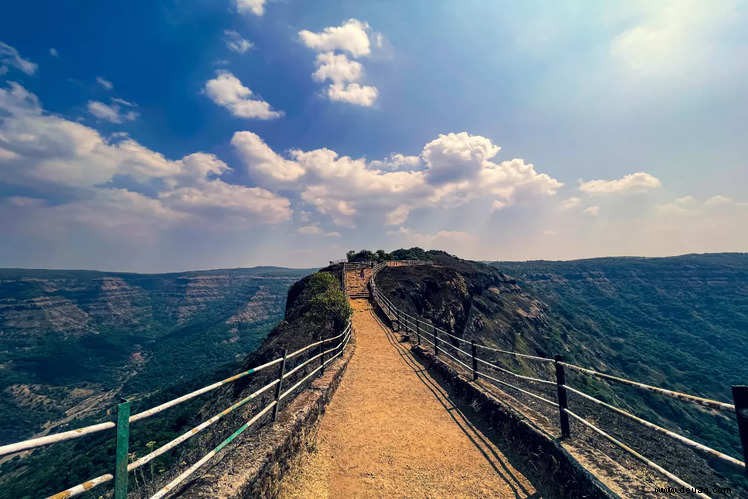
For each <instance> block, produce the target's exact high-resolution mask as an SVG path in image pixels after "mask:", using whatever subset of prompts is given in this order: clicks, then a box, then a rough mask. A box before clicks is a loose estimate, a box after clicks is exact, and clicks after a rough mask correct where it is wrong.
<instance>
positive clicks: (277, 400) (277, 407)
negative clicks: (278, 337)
mask: <svg viewBox="0 0 748 499" xmlns="http://www.w3.org/2000/svg"><path fill="white" fill-rule="evenodd" d="M287 355H288V350H286V349H285V348H284V349H283V360H282V361H281V366H280V373H278V387H277V388H276V389H275V407H273V421H274V422H275V421H277V420H278V411H279V410H280V396H281V390H282V388H283V375H284V374H285V373H286V356H287Z"/></svg>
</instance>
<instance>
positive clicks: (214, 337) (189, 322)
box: [0, 267, 311, 443]
mask: <svg viewBox="0 0 748 499" xmlns="http://www.w3.org/2000/svg"><path fill="white" fill-rule="evenodd" d="M309 272H311V271H310V270H296V269H285V268H276V267H256V268H251V269H230V270H211V271H198V272H182V273H171V274H130V273H112V272H94V271H76V270H24V269H0V443H7V442H11V441H15V440H20V439H23V438H28V437H31V436H32V435H35V434H38V433H40V432H42V431H44V430H47V431H59V430H61V429H63V428H64V426H65V425H66V423H67V422H69V421H71V420H72V419H74V418H79V417H82V416H87V415H92V414H94V413H95V412H96V411H100V410H101V408H102V407H109V406H111V405H112V404H114V403H115V402H116V401H118V400H119V398H120V397H125V396H126V397H129V398H135V399H137V398H138V397H142V396H144V395H147V394H153V393H156V392H158V391H159V390H161V389H163V388H164V387H166V386H173V385H177V384H179V383H180V382H182V381H185V380H189V379H194V378H196V377H199V376H200V375H201V374H203V373H213V372H214V371H215V370H216V369H217V368H218V367H219V366H220V365H223V364H226V363H227V362H231V361H232V360H237V361H238V360H240V359H243V358H244V357H245V356H246V355H247V354H249V353H251V352H253V351H254V350H255V349H256V348H257V346H258V345H259V344H260V343H261V342H262V340H263V339H264V338H265V336H266V335H267V334H268V333H269V332H270V330H271V329H272V328H273V326H274V325H275V324H276V323H277V322H278V321H279V320H280V319H281V318H282V317H283V311H284V306H285V301H286V294H287V292H288V289H289V288H290V286H291V285H292V284H293V283H294V282H296V281H297V280H298V279H300V278H301V277H303V276H304V275H306V274H308V273H309Z"/></svg>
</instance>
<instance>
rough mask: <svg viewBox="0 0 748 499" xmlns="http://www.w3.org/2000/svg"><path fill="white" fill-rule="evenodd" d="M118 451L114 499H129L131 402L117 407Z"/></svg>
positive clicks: (116, 455) (115, 466)
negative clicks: (128, 470)
mask: <svg viewBox="0 0 748 499" xmlns="http://www.w3.org/2000/svg"><path fill="white" fill-rule="evenodd" d="M116 438H117V440H116V442H117V450H116V453H115V461H114V499H127V459H128V452H129V451H130V402H122V403H121V404H119V405H118V406H117V437H116Z"/></svg>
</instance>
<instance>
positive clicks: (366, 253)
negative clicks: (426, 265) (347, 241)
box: [346, 247, 447, 262]
mask: <svg viewBox="0 0 748 499" xmlns="http://www.w3.org/2000/svg"><path fill="white" fill-rule="evenodd" d="M435 255H447V253H445V252H443V251H433V250H430V251H426V250H424V249H421V248H418V247H414V248H410V249H403V248H400V249H397V250H394V251H392V252H391V253H387V252H386V251H384V250H381V249H380V250H376V251H370V250H366V249H364V250H360V251H354V250H350V251H348V252H347V253H346V258H347V259H348V261H349V262H384V261H387V260H433V258H434V256H435Z"/></svg>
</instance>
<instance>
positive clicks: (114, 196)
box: [0, 84, 292, 237]
mask: <svg viewBox="0 0 748 499" xmlns="http://www.w3.org/2000/svg"><path fill="white" fill-rule="evenodd" d="M0 111H2V113H0V151H4V153H3V154H2V155H0V181H1V182H5V183H9V184H15V185H24V186H26V188H27V189H30V190H34V189H37V188H40V187H43V188H44V189H48V188H49V187H54V189H55V190H56V191H57V192H58V196H57V197H58V198H59V199H57V201H56V202H55V204H54V206H45V205H40V206H39V207H38V209H39V210H43V213H48V214H50V216H53V219H54V220H57V221H60V223H62V225H64V224H66V223H68V222H70V223H72V222H75V223H78V224H83V225H85V226H87V227H90V228H93V229H97V230H98V229H101V230H105V229H107V228H112V227H113V226H114V225H117V224H125V225H127V226H128V227H130V226H131V227H130V229H132V230H133V231H135V230H136V228H135V226H137V227H138V228H137V231H139V232H141V233H145V232H148V231H149V230H151V229H149V226H150V225H152V223H153V222H154V221H156V220H158V221H159V224H167V225H169V226H170V227H175V226H178V225H179V224H183V223H184V224H188V225H189V226H193V225H194V224H195V223H198V222H200V223H205V224H209V225H210V226H212V227H215V228H224V229H233V228H235V227H247V226H253V225H256V224H259V223H269V224H275V223H280V222H284V221H287V220H289V219H290V218H291V214H292V212H291V204H290V201H289V200H288V199H286V198H284V197H282V196H279V195H277V194H274V193H272V192H270V191H269V190H267V189H264V188H261V187H247V186H244V185H238V184H230V183H228V182H225V181H224V180H222V179H221V178H220V176H221V175H222V174H224V173H226V172H228V171H230V168H229V166H228V165H226V164H225V163H224V162H223V161H221V160H220V159H218V158H217V157H216V156H214V155H212V154H206V153H194V154H190V155H187V156H185V157H183V158H181V159H179V160H170V159H168V158H166V157H165V156H164V155H162V154H160V153H158V152H156V151H153V150H151V149H148V148H146V147H144V146H143V145H141V144H139V143H138V142H136V141H134V140H132V139H130V138H128V137H127V136H122V135H117V138H116V139H115V138H114V137H110V138H108V139H107V138H104V137H102V136H101V135H100V134H99V133H98V132H97V131H96V130H94V129H92V128H90V127H87V126H85V125H82V124H80V123H76V122H73V121H69V120H66V119H64V118H61V117H58V116H54V115H50V114H47V113H45V112H44V111H43V109H41V107H40V105H39V102H38V99H36V97H35V96H34V95H33V94H30V93H29V92H27V91H26V90H25V89H24V88H23V87H21V86H20V85H18V84H11V85H10V86H9V89H7V90H6V89H0ZM3 113H4V114H3ZM120 178H128V179H129V180H128V182H126V183H127V185H128V188H126V189H125V188H121V187H118V186H117V185H116V184H117V181H118V179H120ZM44 186H47V187H44ZM16 205H17V203H16ZM39 213H40V214H41V213H42V212H39ZM40 216H41V215H40ZM154 228H157V227H154ZM126 236H127V234H123V237H126Z"/></svg>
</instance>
